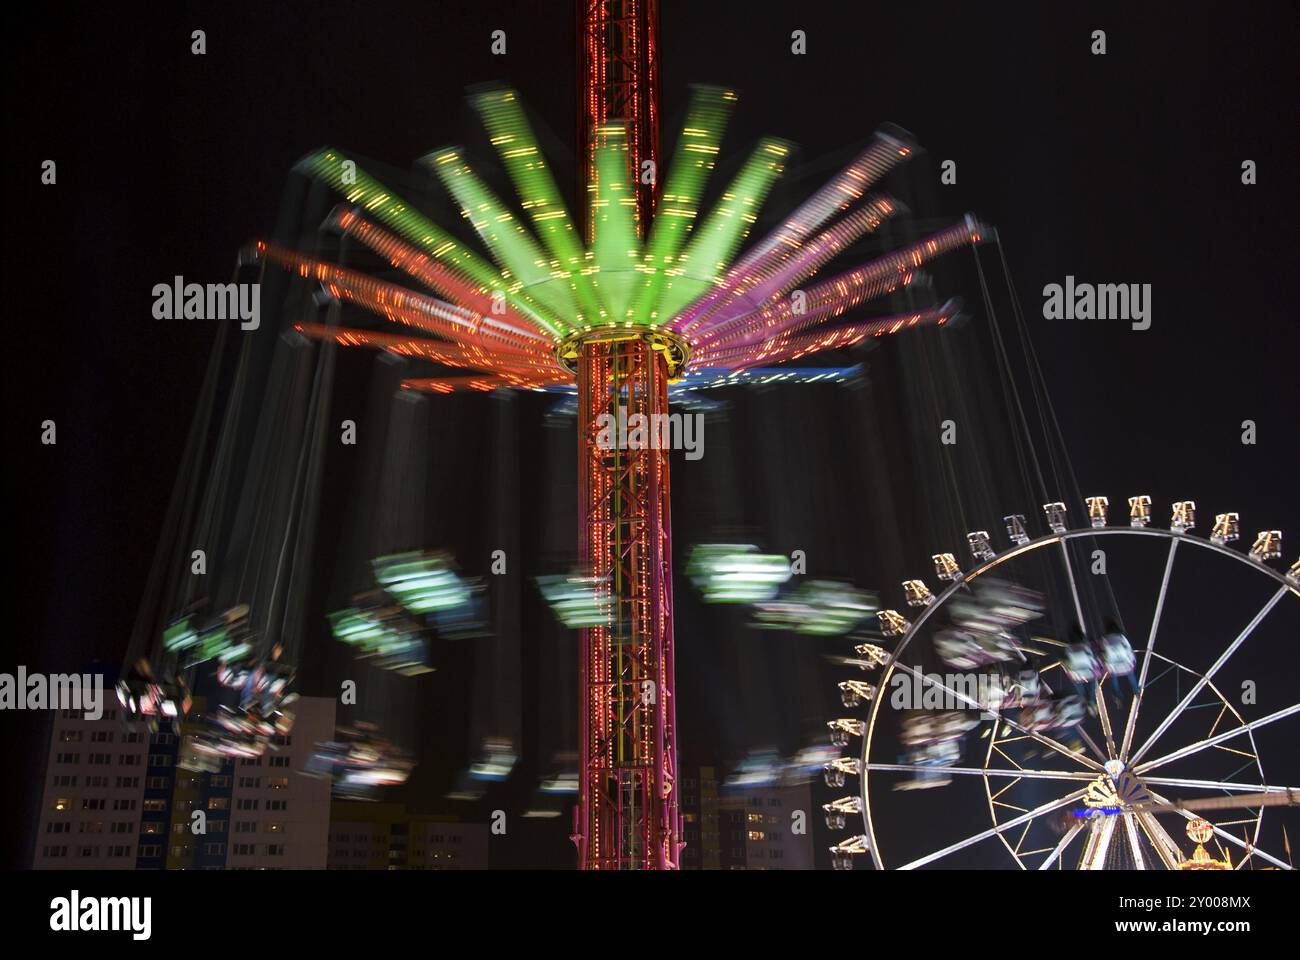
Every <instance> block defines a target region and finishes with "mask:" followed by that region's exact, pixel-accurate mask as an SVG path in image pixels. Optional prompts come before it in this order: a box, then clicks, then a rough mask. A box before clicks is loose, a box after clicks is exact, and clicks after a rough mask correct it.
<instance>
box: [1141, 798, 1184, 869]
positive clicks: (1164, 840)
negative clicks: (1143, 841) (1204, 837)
mask: <svg viewBox="0 0 1300 960" xmlns="http://www.w3.org/2000/svg"><path fill="white" fill-rule="evenodd" d="M1137 821H1138V826H1140V827H1141V828H1142V832H1143V833H1145V834H1146V837H1147V840H1148V841H1150V843H1151V848H1152V849H1153V850H1155V852H1156V856H1157V857H1159V858H1160V862H1161V863H1162V864H1164V867H1165V869H1166V870H1177V869H1178V860H1179V858H1180V857H1181V856H1182V855H1183V854H1182V851H1181V850H1179V849H1178V844H1176V843H1174V840H1173V837H1171V836H1169V834H1168V833H1167V832H1166V831H1165V828H1164V827H1162V826H1160V823H1159V821H1158V820H1156V818H1155V817H1153V816H1152V815H1151V814H1149V813H1145V812H1144V813H1139V814H1138V815H1137Z"/></svg>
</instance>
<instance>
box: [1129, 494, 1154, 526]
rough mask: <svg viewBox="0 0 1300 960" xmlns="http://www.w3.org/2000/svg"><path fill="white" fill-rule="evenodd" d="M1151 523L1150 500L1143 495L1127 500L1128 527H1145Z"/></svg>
mask: <svg viewBox="0 0 1300 960" xmlns="http://www.w3.org/2000/svg"><path fill="white" fill-rule="evenodd" d="M1150 522H1151V498H1150V497H1148V496H1147V495H1146V494H1145V493H1143V494H1139V495H1138V496H1136V497H1129V498H1128V525H1129V526H1130V527H1145V526H1146V525H1147V524H1148V523H1150Z"/></svg>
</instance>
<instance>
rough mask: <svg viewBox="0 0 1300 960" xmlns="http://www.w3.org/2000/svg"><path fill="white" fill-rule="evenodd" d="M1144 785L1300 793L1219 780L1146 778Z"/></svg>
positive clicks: (1292, 789)
mask: <svg viewBox="0 0 1300 960" xmlns="http://www.w3.org/2000/svg"><path fill="white" fill-rule="evenodd" d="M1142 782H1143V783H1150V784H1155V785H1156V786H1158V787H1187V788H1188V789H1190V790H1226V791H1228V792H1229V793H1232V792H1233V791H1239V792H1241V793H1293V792H1294V793H1300V787H1270V786H1266V785H1264V784H1261V783H1223V782H1221V781H1219V780H1184V779H1182V778H1180V777H1146V776H1144V777H1143V778H1142Z"/></svg>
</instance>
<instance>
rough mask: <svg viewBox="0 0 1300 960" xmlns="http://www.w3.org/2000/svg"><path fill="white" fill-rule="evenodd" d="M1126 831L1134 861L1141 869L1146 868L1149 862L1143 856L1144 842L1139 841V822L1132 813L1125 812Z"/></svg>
mask: <svg viewBox="0 0 1300 960" xmlns="http://www.w3.org/2000/svg"><path fill="white" fill-rule="evenodd" d="M1124 832H1125V833H1127V834H1128V848H1129V852H1130V853H1132V854H1133V862H1134V863H1135V864H1137V868H1138V869H1139V870H1145V869H1146V868H1147V862H1146V860H1145V859H1144V858H1143V856H1142V844H1140V843H1138V834H1137V824H1136V823H1135V822H1134V817H1133V814H1131V813H1126V814H1124Z"/></svg>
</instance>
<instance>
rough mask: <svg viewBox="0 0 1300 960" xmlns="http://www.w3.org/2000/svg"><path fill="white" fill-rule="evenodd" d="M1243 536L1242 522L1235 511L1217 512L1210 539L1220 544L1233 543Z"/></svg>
mask: <svg viewBox="0 0 1300 960" xmlns="http://www.w3.org/2000/svg"><path fill="white" fill-rule="evenodd" d="M1240 536H1241V524H1240V521H1239V519H1238V517H1237V514H1235V513H1219V514H1215V517H1214V527H1213V528H1212V529H1211V530H1210V540H1211V542H1213V543H1217V544H1218V545H1219V546H1223V545H1224V544H1227V543H1231V542H1232V541H1233V540H1236V539H1237V538H1239V537H1240Z"/></svg>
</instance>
